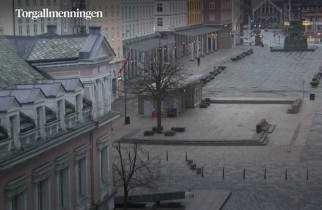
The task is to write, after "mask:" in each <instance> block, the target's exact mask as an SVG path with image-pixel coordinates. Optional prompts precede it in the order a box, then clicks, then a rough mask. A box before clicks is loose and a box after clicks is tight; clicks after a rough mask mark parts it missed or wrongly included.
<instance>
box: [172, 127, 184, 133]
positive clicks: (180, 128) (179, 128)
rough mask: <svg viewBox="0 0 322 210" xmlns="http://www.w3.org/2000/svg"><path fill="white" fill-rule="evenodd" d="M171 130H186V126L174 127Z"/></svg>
mask: <svg viewBox="0 0 322 210" xmlns="http://www.w3.org/2000/svg"><path fill="white" fill-rule="evenodd" d="M171 130H172V131H175V132H185V131H186V128H185V127H172V128H171Z"/></svg>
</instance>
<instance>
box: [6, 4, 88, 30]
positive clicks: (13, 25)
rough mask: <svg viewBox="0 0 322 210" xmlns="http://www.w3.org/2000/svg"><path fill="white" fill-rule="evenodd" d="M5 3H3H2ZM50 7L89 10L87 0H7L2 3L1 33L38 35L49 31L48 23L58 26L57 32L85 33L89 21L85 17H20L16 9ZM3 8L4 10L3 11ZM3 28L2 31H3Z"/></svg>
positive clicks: (37, 9) (33, 9)
mask: <svg viewBox="0 0 322 210" xmlns="http://www.w3.org/2000/svg"><path fill="white" fill-rule="evenodd" d="M2 4H3V5H2ZM43 8H48V9H49V10H51V11H76V9H79V10H87V9H88V7H87V3H86V0H64V1H60V0H7V1H1V3H0V14H1V17H0V35H1V34H2V35H15V36H36V35H40V34H44V33H47V27H46V26H47V25H48V24H54V25H56V26H57V33H58V34H59V35H64V34H69V35H70V34H85V33H86V31H87V28H88V21H87V20H85V19H84V18H50V17H48V18H38V19H37V20H32V19H31V18H18V17H17V14H16V13H15V9H23V10H24V11H42V10H43ZM1 10H3V11H1ZM1 28H2V31H3V32H2V33H1Z"/></svg>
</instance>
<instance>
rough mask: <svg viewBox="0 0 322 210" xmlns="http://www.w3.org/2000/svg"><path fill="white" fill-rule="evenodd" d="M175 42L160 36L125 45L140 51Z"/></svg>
mask: <svg viewBox="0 0 322 210" xmlns="http://www.w3.org/2000/svg"><path fill="white" fill-rule="evenodd" d="M170 44H175V41H172V40H166V39H159V38H152V39H146V40H142V41H139V42H137V43H133V44H129V45H126V46H125V47H126V48H128V49H135V50H140V51H143V52H144V51H149V50H152V49H155V48H158V47H161V46H165V45H170Z"/></svg>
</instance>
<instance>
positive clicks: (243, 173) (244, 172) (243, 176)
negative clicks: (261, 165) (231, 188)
mask: <svg viewBox="0 0 322 210" xmlns="http://www.w3.org/2000/svg"><path fill="white" fill-rule="evenodd" d="M243 179H244V180H245V168H244V173H243Z"/></svg>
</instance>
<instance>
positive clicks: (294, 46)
mask: <svg viewBox="0 0 322 210" xmlns="http://www.w3.org/2000/svg"><path fill="white" fill-rule="evenodd" d="M284 50H287V51H302V50H308V44H307V37H306V36H304V35H303V33H302V22H301V21H290V28H289V36H286V37H285V42H284Z"/></svg>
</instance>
